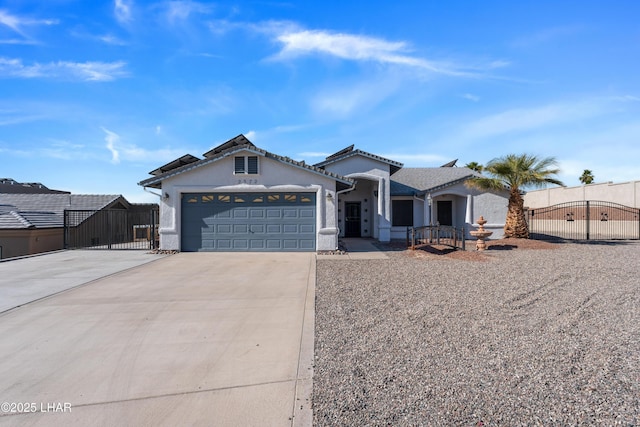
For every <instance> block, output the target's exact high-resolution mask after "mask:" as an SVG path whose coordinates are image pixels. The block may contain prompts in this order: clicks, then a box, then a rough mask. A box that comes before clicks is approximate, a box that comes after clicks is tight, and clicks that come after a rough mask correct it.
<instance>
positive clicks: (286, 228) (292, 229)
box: [283, 224, 298, 233]
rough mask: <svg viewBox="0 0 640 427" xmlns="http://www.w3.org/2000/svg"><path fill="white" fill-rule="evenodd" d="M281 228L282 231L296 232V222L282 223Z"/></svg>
mask: <svg viewBox="0 0 640 427" xmlns="http://www.w3.org/2000/svg"><path fill="white" fill-rule="evenodd" d="M283 230H284V233H297V232H298V224H284V226H283Z"/></svg>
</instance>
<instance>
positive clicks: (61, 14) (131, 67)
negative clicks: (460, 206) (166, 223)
mask: <svg viewBox="0 0 640 427" xmlns="http://www.w3.org/2000/svg"><path fill="white" fill-rule="evenodd" d="M639 16H640V2H637V1H635V0H629V1H624V0H619V1H614V2H604V1H591V0H582V1H491V0H488V1H451V2H448V1H427V0H423V1H397V2H389V1H375V0H370V1H366V2H365V1H331V0H325V1H322V2H315V1H314V2H312V1H304V2H287V1H282V2H280V1H237V2H232V1H231V2H228V1H225V2H204V1H202V2H196V1H142V0H115V1H98V0H96V1H83V0H47V1H46V2H45V1H41V0H37V1H36V0H3V1H0V161H1V163H0V164H1V168H0V177H6V178H14V179H16V180H18V181H24V182H42V183H44V184H45V185H47V186H49V187H50V188H55V189H62V190H69V191H72V192H74V193H84V194H87V193H99V194H123V195H124V196H125V197H126V198H127V199H129V200H130V201H133V202H145V201H156V199H155V196H152V195H150V194H148V193H145V192H144V191H143V190H142V188H141V187H139V186H138V185H137V183H138V182H139V181H141V180H143V179H145V178H147V177H149V175H148V172H149V171H151V170H153V169H155V168H156V167H158V166H161V165H162V164H164V163H167V162H168V161H171V160H173V159H175V158H177V157H179V156H181V155H183V154H186V153H190V154H193V155H196V156H198V157H201V156H202V154H203V153H204V152H206V151H208V150H209V149H210V148H212V147H214V146H216V145H218V144H219V143H222V142H224V141H226V140H228V139H230V138H232V137H234V136H236V135H238V134H240V133H244V134H245V135H246V136H247V137H248V138H249V139H250V140H252V141H253V142H254V143H255V144H256V145H258V146H259V147H261V148H264V149H266V150H269V151H272V152H274V153H277V154H280V155H285V156H289V157H292V158H294V159H297V160H305V161H307V162H308V163H315V162H318V161H320V160H322V159H323V158H324V157H325V156H326V155H328V154H330V153H332V152H335V151H337V150H339V149H342V148H344V147H346V146H347V145H350V144H355V145H356V147H357V148H360V149H362V150H365V151H369V152H372V153H375V154H379V155H382V156H385V157H388V158H391V159H393V160H397V161H400V162H403V163H404V164H405V166H411V167H431V166H440V165H441V164H443V163H446V162H449V161H451V160H453V159H456V158H457V159H459V162H458V164H459V165H464V164H466V163H468V162H471V161H476V162H479V163H486V162H488V161H489V160H491V159H493V158H495V157H499V156H503V155H506V154H511V153H514V154H521V153H530V154H535V155H538V156H543V157H546V156H554V157H556V158H557V160H558V161H559V164H560V168H561V170H562V173H561V174H560V176H559V177H560V179H562V180H563V181H564V182H565V183H566V184H567V185H578V184H579V181H578V177H579V176H580V175H581V173H582V171H583V170H584V169H590V170H592V171H593V173H594V175H595V178H596V179H595V180H596V182H605V181H614V182H623V181H630V180H638V179H640V166H639V162H640V78H639V77H638V76H640V25H638V17H639Z"/></svg>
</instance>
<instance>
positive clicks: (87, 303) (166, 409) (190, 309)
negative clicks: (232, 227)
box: [0, 253, 315, 426]
mask: <svg viewBox="0 0 640 427" xmlns="http://www.w3.org/2000/svg"><path fill="white" fill-rule="evenodd" d="M314 291H315V254H313V253H284V254H271V253H267V254H248V253H239V254H232V253H181V254H177V255H173V256H169V257H166V258H163V259H160V260H157V261H155V262H152V263H148V264H144V265H141V266H139V267H135V268H131V269H128V270H126V271H123V272H121V273H116V274H112V275H110V276H108V277H106V278H103V279H99V280H96V281H93V282H91V283H89V284H87V285H84V286H80V287H76V288H73V289H71V290H68V291H65V292H61V293H59V294H56V295H54V296H52V297H50V298H45V299H40V300H38V301H35V302H33V303H29V304H26V305H23V306H21V307H18V308H15V309H13V310H10V311H8V312H5V313H4V314H2V315H0V334H1V337H2V339H1V340H0V378H2V381H1V382H0V396H2V402H7V403H8V404H9V406H7V404H5V403H2V413H0V425H20V426H25V425H38V426H40V425H42V426H51V425H61V426H62V425H64V426H75V425H77V426H87V425H105V426H112V425H123V426H124V425H148V426H158V425H168V426H177V425H193V426H195V425H202V426H212V425H223V426H234V425H238V426H252V425H253V426H267V425H268V426H291V425H311V422H312V412H311V400H310V399H311V382H312V375H313V370H312V366H313V365H312V364H313V328H314V325H313V321H314V317H313V316H314ZM33 411H36V412H35V413H34V412H33Z"/></svg>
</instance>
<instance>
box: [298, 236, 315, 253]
mask: <svg viewBox="0 0 640 427" xmlns="http://www.w3.org/2000/svg"><path fill="white" fill-rule="evenodd" d="M299 242H300V246H299V247H298V249H304V250H309V251H312V250H314V249H315V248H316V241H315V240H314V239H307V240H303V239H301V240H299Z"/></svg>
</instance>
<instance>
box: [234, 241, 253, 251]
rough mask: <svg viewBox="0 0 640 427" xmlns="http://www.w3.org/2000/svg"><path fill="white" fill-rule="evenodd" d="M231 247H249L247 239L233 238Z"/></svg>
mask: <svg viewBox="0 0 640 427" xmlns="http://www.w3.org/2000/svg"><path fill="white" fill-rule="evenodd" d="M232 245H233V249H249V240H248V239H233V242H232Z"/></svg>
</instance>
